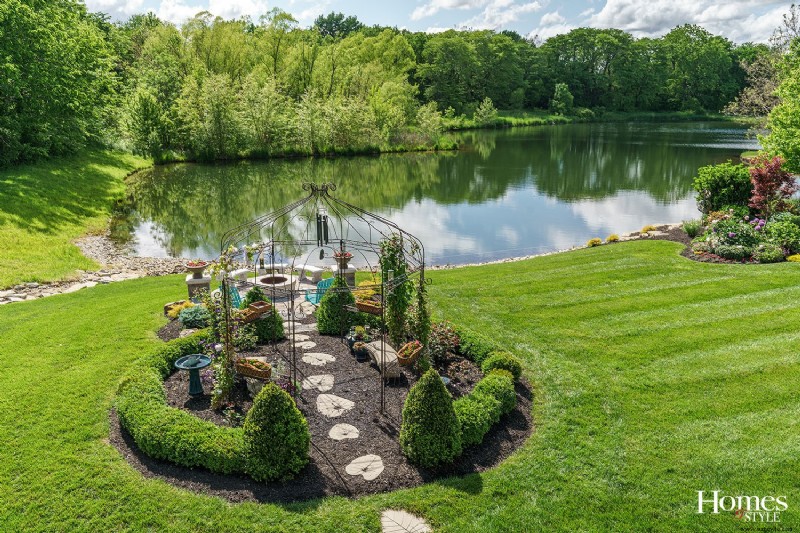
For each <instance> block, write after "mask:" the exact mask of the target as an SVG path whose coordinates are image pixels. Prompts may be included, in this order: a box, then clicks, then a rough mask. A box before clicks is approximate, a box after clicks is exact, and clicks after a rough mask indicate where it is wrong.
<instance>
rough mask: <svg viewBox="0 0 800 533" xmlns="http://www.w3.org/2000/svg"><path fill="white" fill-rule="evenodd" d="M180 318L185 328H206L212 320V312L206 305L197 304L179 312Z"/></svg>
mask: <svg viewBox="0 0 800 533" xmlns="http://www.w3.org/2000/svg"><path fill="white" fill-rule="evenodd" d="M178 320H180V321H181V323H182V324H183V327H185V328H193V329H200V328H205V327H207V326H208V324H209V322H210V321H211V313H210V312H209V311H208V309H206V308H205V307H204V306H202V305H195V306H193V307H187V308H185V309H182V310H181V312H180V313H179V314H178Z"/></svg>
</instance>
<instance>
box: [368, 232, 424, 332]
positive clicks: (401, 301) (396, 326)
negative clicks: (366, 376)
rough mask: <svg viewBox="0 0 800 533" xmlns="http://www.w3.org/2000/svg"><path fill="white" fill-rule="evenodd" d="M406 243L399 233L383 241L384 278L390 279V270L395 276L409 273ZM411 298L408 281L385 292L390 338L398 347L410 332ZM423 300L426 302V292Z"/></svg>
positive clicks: (382, 261) (399, 277) (382, 267)
mask: <svg viewBox="0 0 800 533" xmlns="http://www.w3.org/2000/svg"><path fill="white" fill-rule="evenodd" d="M405 244H407V243H404V242H403V238H402V236H401V235H399V234H397V233H393V234H391V235H390V236H389V237H388V238H386V239H384V240H382V241H381V254H380V258H379V262H380V266H381V276H382V278H383V279H385V280H388V279H389V275H388V273H389V272H393V273H394V274H393V275H394V277H395V278H398V279H405V277H406V275H407V273H408V265H407V264H406V257H405V249H404V245H405ZM423 290H424V289H423ZM411 299H412V285H411V283H410V282H408V281H406V282H404V283H401V284H400V285H398V286H396V287H395V288H394V290H392V291H387V293H386V294H384V301H385V305H386V310H385V312H384V314H385V317H386V326H387V328H388V330H389V339H390V340H391V342H392V344H393V345H394V346H396V347H399V346H400V345H402V344H403V343H404V342H405V341H406V338H407V337H408V334H409V333H410V331H409V324H408V318H409V317H408V312H409V306H410V305H411ZM422 301H423V302H424V293H423V296H422Z"/></svg>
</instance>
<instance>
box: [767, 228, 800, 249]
mask: <svg viewBox="0 0 800 533" xmlns="http://www.w3.org/2000/svg"><path fill="white" fill-rule="evenodd" d="M764 233H765V235H766V236H767V239H768V240H769V241H770V242H772V243H774V244H777V245H778V246H781V247H783V248H786V249H787V250H789V251H790V252H799V251H800V227H798V226H797V225H796V224H794V223H793V222H790V221H788V220H784V221H778V222H769V223H767V225H766V226H764Z"/></svg>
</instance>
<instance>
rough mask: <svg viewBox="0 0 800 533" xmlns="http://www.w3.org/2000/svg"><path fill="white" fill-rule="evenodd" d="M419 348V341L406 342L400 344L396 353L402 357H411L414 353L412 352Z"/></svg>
mask: <svg viewBox="0 0 800 533" xmlns="http://www.w3.org/2000/svg"><path fill="white" fill-rule="evenodd" d="M420 348H422V343H421V342H419V341H411V342H407V343H405V344H404V345H403V346H402V348H400V351H399V352H397V355H398V356H400V357H404V358H406V357H411V356H412V355H414V352H416V351H417V350H419V349H420Z"/></svg>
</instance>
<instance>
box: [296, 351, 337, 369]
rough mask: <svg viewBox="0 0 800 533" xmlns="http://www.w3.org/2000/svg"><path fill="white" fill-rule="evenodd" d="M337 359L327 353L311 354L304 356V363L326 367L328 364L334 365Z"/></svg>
mask: <svg viewBox="0 0 800 533" xmlns="http://www.w3.org/2000/svg"><path fill="white" fill-rule="evenodd" d="M334 361H336V358H335V357H334V356H332V355H331V354H327V353H316V352H310V353H307V354H305V355H304V356H303V362H304V363H308V364H309V365H312V366H325V364H326V363H333V362H334Z"/></svg>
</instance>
